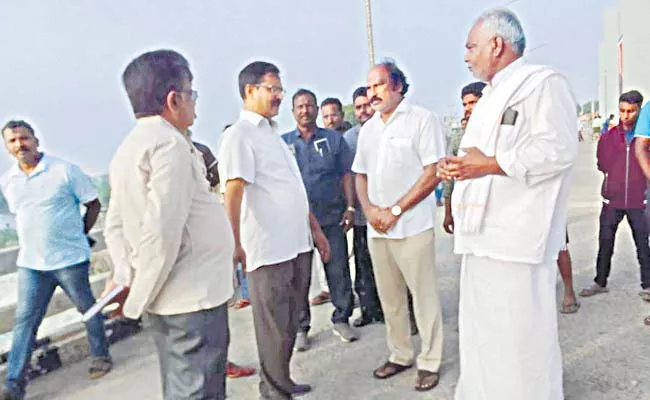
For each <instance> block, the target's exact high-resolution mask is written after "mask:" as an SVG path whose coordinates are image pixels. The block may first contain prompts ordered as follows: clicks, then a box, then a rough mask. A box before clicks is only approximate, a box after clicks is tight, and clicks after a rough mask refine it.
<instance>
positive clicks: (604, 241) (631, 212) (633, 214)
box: [594, 204, 650, 289]
mask: <svg viewBox="0 0 650 400" xmlns="http://www.w3.org/2000/svg"><path fill="white" fill-rule="evenodd" d="M623 217H627V222H628V224H629V225H630V228H632V237H633V238H634V244H635V245H636V257H637V259H638V260H639V265H640V266H641V287H642V288H643V289H647V288H650V245H649V244H648V233H649V230H650V229H649V228H648V220H647V219H646V216H645V210H644V209H642V208H638V209H629V208H628V209H622V208H613V207H610V206H609V205H607V204H603V209H602V211H601V212H600V233H599V235H598V244H599V247H598V259H597V261H596V278H595V279H594V282H596V283H597V284H598V285H600V286H602V287H605V286H607V278H609V273H610V271H611V267H612V254H613V253H614V241H615V239H616V231H617V230H618V225H619V224H620V222H621V221H622V220H623Z"/></svg>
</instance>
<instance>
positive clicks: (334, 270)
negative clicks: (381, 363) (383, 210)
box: [282, 89, 358, 350]
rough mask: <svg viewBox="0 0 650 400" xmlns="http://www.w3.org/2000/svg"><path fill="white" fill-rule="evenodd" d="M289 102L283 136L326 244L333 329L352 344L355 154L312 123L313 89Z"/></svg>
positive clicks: (305, 320) (301, 344)
mask: <svg viewBox="0 0 650 400" xmlns="http://www.w3.org/2000/svg"><path fill="white" fill-rule="evenodd" d="M292 104H293V108H292V110H293V115H294V117H295V119H296V123H297V125H298V126H297V129H296V130H294V131H291V132H288V133H285V134H284V135H282V138H283V139H284V141H285V142H286V143H287V144H288V145H289V148H290V149H291V152H292V153H293V154H294V155H295V156H296V161H297V162H298V167H299V168H300V174H301V175H302V180H303V182H304V184H305V188H306V190H307V197H308V198H309V203H310V207H311V211H312V213H313V214H314V216H315V217H316V219H317V220H318V222H319V223H320V225H321V227H322V229H323V233H325V236H326V237H327V240H328V241H329V243H330V248H331V251H330V254H331V258H330V261H329V262H328V263H326V264H325V276H326V278H327V284H328V286H329V288H330V295H331V298H332V303H333V304H334V313H333V314H332V323H333V324H334V333H335V334H336V335H338V336H339V337H340V338H341V340H342V341H344V342H352V341H355V340H357V339H358V336H357V334H356V333H355V332H354V331H353V330H352V329H351V328H350V325H349V318H350V316H351V315H352V310H353V308H354V298H353V295H352V279H351V278H350V265H349V263H348V241H347V238H346V232H347V231H348V230H350V229H351V228H352V226H353V225H354V214H355V212H356V210H355V208H354V193H353V186H352V173H351V171H350V168H351V166H352V160H353V158H354V155H353V153H352V151H351V150H350V148H349V147H348V145H347V143H346V142H345V139H343V135H341V134H340V133H338V132H336V131H332V130H329V129H323V128H319V127H318V126H316V117H317V116H318V103H317V102H316V95H314V93H312V92H311V91H309V90H306V89H300V90H298V91H297V92H296V94H294V95H293V100H292ZM307 310H309V308H308V307H307ZM308 314H309V313H307V315H302V316H301V324H300V325H301V330H300V332H299V333H298V336H297V338H296V349H298V350H306V349H307V347H308V340H307V331H308V330H309V319H310V316H309V315H308Z"/></svg>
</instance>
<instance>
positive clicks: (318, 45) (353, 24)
mask: <svg viewBox="0 0 650 400" xmlns="http://www.w3.org/2000/svg"><path fill="white" fill-rule="evenodd" d="M508 3H512V4H509V7H511V8H512V9H513V10H514V11H515V12H517V14H518V15H519V17H520V18H521V20H522V24H523V26H524V30H525V31H526V34H527V38H528V48H529V49H535V48H537V49H536V50H534V51H532V52H531V54H530V55H529V56H528V59H529V60H530V61H532V62H539V63H546V64H551V65H553V66H555V67H557V68H558V69H560V70H561V71H563V72H564V73H565V74H566V75H567V76H568V77H569V80H570V81H571V83H572V85H573V88H574V90H575V94H576V97H577V99H578V101H580V102H584V101H586V100H589V99H591V98H594V97H596V95H597V86H598V82H597V64H598V53H597V48H598V43H599V41H600V40H601V37H602V23H603V22H602V15H603V10H604V8H605V7H608V6H611V5H613V4H614V3H615V0H518V1H515V2H511V1H508V0H503V1H492V0H455V1H450V0H445V1H443V0H436V1H434V0H401V1H395V0H374V1H373V10H372V11H373V22H374V29H375V32H374V34H375V52H376V55H377V58H378V59H381V58H385V57H390V58H393V59H394V60H396V61H397V63H398V64H399V65H400V66H402V67H403V69H404V70H405V72H406V74H407V78H408V79H409V80H410V82H411V84H412V86H411V90H410V91H409V94H408V97H410V98H411V101H413V102H415V103H419V104H421V105H423V106H425V107H428V108H430V109H432V110H433V111H435V112H437V113H438V114H440V115H446V114H454V113H458V112H459V108H460V104H459V91H460V88H461V87H462V86H463V85H464V84H466V83H468V82H470V81H471V80H472V77H471V75H470V74H469V72H468V70H467V68H466V66H465V64H464V63H463V52H464V47H463V45H464V43H465V38H466V34H467V31H468V30H469V28H470V26H471V24H472V22H473V20H474V19H475V18H476V16H477V15H479V14H480V13H481V12H482V11H484V10H486V9H488V8H491V7H495V6H502V5H505V4H508ZM0 4H1V5H2V7H1V8H0V9H1V10H2V24H0V37H1V38H2V39H1V40H0V46H2V47H1V48H2V53H3V56H2V62H1V63H0V77H1V79H2V94H3V95H2V96H0V119H1V121H2V122H4V121H5V120H7V119H11V118H25V119H27V120H28V121H29V122H32V123H33V125H35V127H36V129H37V134H38V135H39V136H40V139H41V144H42V147H43V149H44V150H46V151H48V152H50V153H52V154H54V155H58V156H61V157H65V158H67V159H69V160H71V161H73V162H76V163H78V164H79V165H81V166H82V168H84V169H85V170H86V171H87V172H89V173H99V172H105V171H106V170H107V166H108V163H109V161H110V158H111V156H112V154H113V152H114V150H115V149H116V147H117V146H118V144H119V143H120V141H121V140H122V138H123V137H124V135H125V134H126V133H127V132H128V131H129V129H130V128H131V126H132V125H133V117H132V115H131V112H130V107H129V106H128V104H127V98H126V95H125V93H124V90H123V88H122V85H121V82H120V76H121V73H122V71H123V69H124V67H125V66H126V64H128V62H129V61H130V60H131V59H132V58H133V57H135V56H137V55H138V54H140V53H142V52H144V51H147V50H154V49H158V48H172V49H175V50H178V51H180V52H181V53H183V54H184V55H185V56H186V57H187V58H188V59H189V61H190V63H191V66H192V70H193V72H194V75H195V82H194V87H195V88H196V89H197V90H198V91H199V101H198V104H197V112H198V119H197V121H196V123H195V125H194V128H193V131H194V134H195V137H196V138H198V139H200V140H202V141H204V142H205V143H207V144H209V145H211V146H214V145H215V143H216V141H217V137H218V135H219V132H220V131H221V128H222V127H223V125H225V124H226V123H229V122H232V121H233V120H234V119H236V118H237V115H238V111H239V108H240V105H241V100H240V98H239V94H238V92H237V83H236V77H237V73H238V72H239V70H240V69H241V68H242V67H243V66H245V65H246V64H247V63H248V62H250V61H253V60H268V61H272V62H274V63H276V64H277V65H278V66H279V67H280V70H281V77H282V80H283V83H284V86H285V88H286V89H287V94H288V97H290V96H291V94H292V93H293V92H294V91H295V90H296V89H298V88H300V87H305V88H309V89H312V90H313V91H315V92H316V94H317V96H318V98H319V100H322V99H324V98H325V97H329V96H337V97H340V98H341V99H342V101H343V103H349V102H351V99H350V97H351V94H352V91H353V90H354V88H356V87H357V86H359V85H361V84H363V83H364V80H365V73H366V71H367V67H368V56H367V41H366V34H365V23H364V8H363V0H328V1H315V0H307V1H300V0H273V1H271V0H266V1H263V0H219V1H217V0H212V1H208V0H183V1H180V0H176V1H170V0H112V1H108V0H75V1H73V0H58V1H42V0H0ZM539 46H541V47H539ZM290 108H291V105H290V101H287V99H285V102H284V103H283V105H282V107H281V111H280V115H279V117H278V121H279V123H280V126H281V127H283V128H286V129H287V130H289V129H291V128H293V118H292V116H291V112H290ZM215 150H216V149H215ZM10 162H11V160H10V158H9V156H8V155H5V156H2V157H0V169H2V170H4V169H5V168H7V167H8V166H9V165H10Z"/></svg>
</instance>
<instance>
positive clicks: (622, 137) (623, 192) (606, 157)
mask: <svg viewBox="0 0 650 400" xmlns="http://www.w3.org/2000/svg"><path fill="white" fill-rule="evenodd" d="M642 103H643V96H642V95H641V93H639V92H638V91H636V90H633V91H630V92H627V93H623V94H622V95H621V97H620V98H619V113H620V123H619V125H618V126H615V127H613V128H611V129H610V130H609V131H608V132H607V133H606V134H604V135H602V136H601V138H600V141H599V142H598V169H599V170H600V171H602V172H603V174H604V175H605V177H604V181H603V188H602V196H603V208H602V211H601V214H600V234H599V239H598V240H599V249H598V259H597V261H596V278H595V279H594V284H592V285H591V286H589V287H588V288H586V289H584V290H583V291H582V292H581V293H580V295H581V296H585V297H586V296H593V295H595V294H600V293H606V292H607V291H608V289H607V278H608V277H609V272H610V269H611V259H612V253H613V252H614V238H615V236H616V230H617V228H618V224H619V223H620V222H621V220H622V219H623V217H627V221H628V223H629V224H630V228H632V235H633V237H634V243H635V245H636V252H637V259H638V260H639V264H640V266H641V289H642V290H641V292H640V293H639V294H640V295H641V296H642V297H644V299H646V298H650V246H649V245H648V233H649V228H648V221H647V220H646V218H645V215H644V211H645V210H644V209H645V190H646V178H645V176H644V174H643V170H642V169H641V166H640V165H639V161H638V160H637V156H636V153H635V151H634V142H635V140H638V139H635V138H634V127H635V125H636V122H637V118H638V116H639V111H640V109H641V104H642Z"/></svg>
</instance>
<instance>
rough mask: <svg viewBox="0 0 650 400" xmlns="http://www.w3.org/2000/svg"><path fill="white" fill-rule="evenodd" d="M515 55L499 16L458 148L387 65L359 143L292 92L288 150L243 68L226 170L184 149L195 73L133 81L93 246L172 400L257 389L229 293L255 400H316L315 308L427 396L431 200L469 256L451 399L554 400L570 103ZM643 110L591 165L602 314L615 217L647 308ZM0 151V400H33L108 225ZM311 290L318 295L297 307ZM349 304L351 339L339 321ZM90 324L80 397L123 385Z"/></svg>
mask: <svg viewBox="0 0 650 400" xmlns="http://www.w3.org/2000/svg"><path fill="white" fill-rule="evenodd" d="M525 49H526V37H525V35H524V31H523V29H522V27H521V24H520V22H519V20H518V19H517V17H516V16H515V15H514V14H513V13H512V12H511V11H509V10H505V9H498V10H491V11H488V12H486V13H484V14H482V15H481V16H480V17H479V18H478V19H477V20H476V21H475V23H474V25H473V26H472V28H471V30H470V32H469V34H468V37H467V41H466V54H465V62H466V64H467V65H468V67H469V69H470V70H471V72H472V73H473V75H474V76H475V78H477V79H478V82H474V83H471V84H469V85H468V86H466V87H464V88H463V89H462V91H461V93H460V95H461V96H460V97H461V100H462V104H463V109H464V115H463V119H462V122H461V123H462V130H461V131H460V132H459V133H458V134H456V135H452V136H451V137H450V138H449V140H447V139H446V137H445V133H444V129H443V126H442V124H441V121H440V119H439V118H438V117H437V116H436V114H434V113H433V112H431V111H429V110H427V109H426V108H423V107H421V106H418V105H416V104H413V103H412V102H411V101H409V100H408V99H407V97H408V92H409V81H408V79H407V77H406V75H405V74H404V72H403V71H402V70H401V69H400V68H399V67H398V65H397V64H396V63H395V62H392V61H386V62H381V63H379V64H377V65H375V66H373V67H372V68H370V70H369V71H368V74H367V78H366V82H365V84H364V85H362V86H360V87H359V88H358V89H356V90H355V91H354V93H353V94H352V105H353V112H354V116H355V120H356V122H357V125H355V126H351V125H350V124H349V123H347V122H345V120H344V112H343V106H342V103H341V101H340V100H338V99H334V98H328V99H325V100H324V101H323V102H322V103H320V105H319V103H318V100H317V96H316V94H315V93H314V92H313V91H311V90H309V89H306V88H303V89H299V90H297V91H296V92H295V93H294V94H293V95H292V97H291V100H290V101H291V110H292V113H293V116H294V118H295V123H296V127H295V129H294V130H291V131H289V132H286V133H282V132H279V131H278V126H277V123H276V122H275V121H274V119H273V118H274V117H275V116H277V114H278V112H279V108H280V105H281V103H282V102H283V100H284V96H285V90H284V87H283V85H282V79H281V72H280V70H279V68H278V67H277V66H275V65H273V64H271V63H268V62H264V61H255V62H252V63H250V64H248V65H247V66H246V67H244V68H243V69H242V70H241V71H240V73H239V75H238V86H239V94H240V97H241V101H242V110H241V112H240V115H239V118H238V119H237V120H236V121H235V122H233V123H232V125H229V126H227V127H226V128H225V129H224V131H223V133H222V134H221V137H220V141H219V145H218V150H217V152H216V157H215V155H214V154H213V153H212V152H211V151H210V149H209V148H208V147H207V146H205V145H203V144H201V143H197V142H194V141H193V140H192V134H191V131H190V127H191V125H192V124H193V122H194V119H195V117H196V115H195V103H196V101H197V99H198V92H197V91H196V90H195V89H194V88H193V84H192V83H193V75H192V72H191V68H190V65H189V63H188V62H187V60H186V59H185V58H184V57H183V56H182V55H181V54H179V53H177V52H175V51H170V50H158V51H152V52H147V53H144V54H142V55H140V56H138V57H137V58H135V59H134V60H133V61H131V63H129V65H128V66H127V67H126V69H125V71H124V72H123V75H122V78H123V84H124V87H125V89H126V93H127V95H128V98H129V101H130V104H131V106H132V111H133V114H134V115H135V118H136V122H135V126H134V127H133V129H132V130H131V131H130V132H129V133H128V134H127V135H126V137H125V138H124V140H123V142H122V143H121V145H120V146H119V148H118V149H117V151H116V152H115V154H114V156H113V159H112V161H111V164H110V171H109V179H110V187H111V201H110V204H109V207H108V211H107V214H106V223H105V228H104V236H105V240H106V246H107V248H108V251H109V253H110V256H111V259H112V261H113V265H114V270H113V274H112V277H111V279H110V281H109V283H108V285H107V288H106V291H105V293H108V292H109V291H110V290H111V289H113V288H114V287H117V286H118V285H121V286H124V287H127V288H128V292H127V295H126V296H125V301H124V302H123V304H121V305H120V309H119V312H120V313H121V314H123V316H125V317H126V318H130V319H136V320H137V319H140V318H141V317H142V316H143V315H145V314H146V315H147V317H148V320H149V324H150V328H151V329H150V330H151V333H152V336H153V339H154V342H155V346H156V350H157V353H158V357H159V362H160V375H161V380H162V387H163V390H162V393H163V397H164V398H165V399H168V400H172V399H174V400H176V399H224V398H225V396H226V377H227V376H231V377H238V376H246V375H251V374H253V373H254V370H252V369H244V368H242V367H239V366H237V365H236V364H234V363H232V362H230V361H229V360H228V348H229V346H230V344H231V336H230V330H229V324H228V304H229V303H230V302H231V299H232V298H233V295H234V285H233V282H238V284H239V286H240V288H241V298H240V299H239V301H238V302H236V303H235V307H236V308H244V307H247V306H250V307H251V309H252V318H253V323H254V329H255V340H256V345H257V354H258V358H259V376H260V383H259V394H260V397H261V398H263V399H292V398H294V397H295V396H298V395H301V394H304V393H307V392H310V391H311V390H312V387H311V386H310V385H309V384H306V383H298V382H296V381H295V380H294V379H293V378H292V375H291V368H290V365H291V359H292V355H293V353H294V351H307V350H308V349H309V347H310V338H309V330H310V325H311V314H310V303H311V305H318V304H323V303H324V302H327V301H331V302H332V305H333V312H332V315H331V323H332V329H333V332H334V334H335V335H337V336H338V337H340V339H341V341H342V342H345V343H351V342H355V341H357V340H363V338H362V336H361V335H360V331H359V329H360V328H362V327H364V326H366V325H369V324H374V323H385V327H386V337H387V344H388V351H389V354H388V357H387V358H386V360H385V361H384V362H383V363H382V364H381V365H379V366H377V367H376V368H374V370H373V371H372V373H371V374H372V376H374V378H376V379H380V380H384V379H389V378H391V377H393V376H395V375H397V374H400V373H403V372H404V371H407V370H409V369H410V368H412V367H413V366H415V367H416V369H417V372H416V373H415V376H414V378H415V379H414V389H415V390H417V391H428V390H431V389H433V388H435V387H436V386H437V385H438V383H439V379H440V373H441V370H440V368H441V363H442V360H443V352H442V349H443V318H442V307H441V304H440V299H439V294H438V289H437V271H436V253H437V251H436V247H435V236H434V224H435V221H434V215H435V212H434V211H435V209H436V207H437V205H438V204H437V203H440V200H438V201H436V198H435V197H436V196H435V195H434V194H433V193H434V191H435V190H436V188H439V187H441V186H440V184H441V183H442V184H443V186H442V187H441V190H440V196H441V198H444V220H443V221H442V227H443V229H444V231H446V232H447V233H448V234H452V235H453V236H454V251H455V252H456V253H457V254H459V255H461V256H462V262H461V270H460V308H459V349H460V377H459V381H458V384H457V386H456V393H455V399H456V400H480V399H485V400H492V399H512V400H519V399H524V398H525V399H532V400H559V399H563V398H564V394H563V377H562V358H561V353H560V344H559V337H558V326H557V311H558V309H559V311H560V312H561V313H567V314H569V313H575V312H577V311H578V310H579V307H580V303H579V302H578V301H577V298H576V295H575V292H574V288H573V282H572V272H571V258H570V254H569V252H568V248H567V244H568V241H569V237H568V234H567V214H568V196H569V192H570V188H571V182H572V175H573V172H572V169H573V164H574V163H575V160H576V156H577V152H578V135H577V134H576V130H575V122H576V115H575V104H576V102H575V99H574V96H573V94H572V90H571V88H570V85H569V83H568V81H567V79H566V78H565V77H564V76H563V75H562V74H560V73H559V72H558V71H556V70H555V69H553V68H550V67H547V66H540V65H532V64H528V63H526V62H525V61H524V60H523V59H522V56H523V54H524V51H525ZM642 103H643V96H642V95H641V94H640V93H639V92H637V91H631V92H628V93H624V94H623V95H621V98H620V104H619V109H620V110H619V112H620V123H619V124H618V126H616V127H613V128H611V129H609V130H608V132H606V133H604V134H603V135H602V138H601V139H600V141H599V144H598V169H599V170H601V171H602V172H603V173H604V177H605V179H604V184H603V192H602V194H603V198H604V200H603V208H602V213H601V217H600V234H599V246H600V247H599V252H598V262H597V267H596V270H597V274H596V278H595V279H594V284H593V285H591V286H589V287H587V288H585V289H584V290H582V291H581V292H580V296H583V297H588V296H593V295H598V294H603V293H606V292H607V279H608V277H609V273H610V270H611V266H610V264H611V257H612V252H613V247H614V237H615V234H616V229H617V226H618V224H619V223H620V221H621V220H622V219H623V217H625V216H626V217H627V219H628V222H629V223H630V226H631V228H632V231H633V234H634V240H635V244H636V246H637V254H638V259H639V263H640V265H641V288H642V290H641V292H640V295H641V296H642V297H643V299H644V300H647V301H650V247H649V245H648V235H649V233H650V232H649V229H648V219H647V218H645V215H644V210H645V193H644V190H643V189H644V188H645V184H646V179H648V178H650V156H649V154H648V151H647V149H648V148H649V147H650V106H646V107H645V108H643V110H641V105H642ZM319 111H320V113H321V116H322V120H323V122H324V125H325V126H324V127H319V126H318V124H317V117H318V114H319ZM2 136H3V139H4V142H5V145H6V147H7V150H8V151H9V153H10V154H11V155H12V156H14V157H15V158H16V161H17V162H16V165H15V167H13V168H12V169H11V170H10V171H8V172H7V173H6V174H5V175H4V176H3V177H2V180H1V181H0V185H1V187H2V191H3V193H4V195H5V197H6V198H7V202H8V204H9V207H10V210H11V211H12V212H13V213H14V214H16V217H17V226H18V234H19V238H20V244H21V248H20V254H19V257H18V261H17V265H18V267H19V268H18V271H19V273H18V287H19V291H18V293H19V300H18V308H17V311H16V314H17V315H16V322H15V326H14V331H13V337H14V341H13V344H12V349H11V352H10V357H9V362H8V363H9V364H8V365H9V368H8V373H7V381H6V385H5V389H4V391H3V392H2V395H1V396H0V399H2V400H16V399H22V398H24V396H25V387H26V378H25V376H26V375H25V374H26V369H27V367H28V365H29V360H30V358H31V351H32V345H33V342H34V340H35V336H36V332H37V330H38V326H39V325H40V323H41V321H42V319H43V317H44V315H45V312H46V309H47V304H48V303H49V301H50V299H51V297H52V293H53V291H54V289H55V288H56V287H57V286H61V287H62V288H63V289H64V290H65V292H66V293H67V294H68V296H69V297H70V298H71V299H72V301H73V302H74V303H75V305H76V307H77V308H78V310H79V311H80V312H85V311H87V310H88V309H89V308H90V307H91V306H92V305H93V304H94V302H95V299H94V297H93V295H92V292H91V290H90V285H89V279H88V273H89V272H88V270H89V268H88V264H89V261H88V260H89V258H90V244H89V240H88V237H87V235H88V233H89V231H90V229H91V228H92V226H93V224H94V223H95V221H96V219H97V215H98V213H99V210H100V204H99V201H98V200H97V193H96V191H95V189H94V187H93V185H92V182H91V180H90V178H89V177H88V176H87V175H85V174H84V173H83V172H81V170H80V169H79V168H78V167H77V166H75V165H73V164H71V163H69V162H66V161H64V160H61V159H58V158H55V157H53V156H51V155H49V154H45V153H43V152H42V151H40V150H39V149H38V144H39V143H38V139H37V135H36V132H35V131H34V129H33V128H32V127H31V125H29V123H27V122H25V121H10V122H9V123H7V124H6V125H5V126H4V127H3V128H2ZM218 187H219V188H220V191H221V193H220V194H221V195H222V202H220V201H218V197H219V196H218V195H217V194H215V193H214V192H215V188H218ZM442 188H444V189H442ZM222 203H223V204H222ZM80 205H84V206H85V208H86V210H87V211H86V212H85V214H84V217H83V219H81V218H78V215H79V212H78V209H79V206H80ZM530 210H535V212H530ZM513 215H517V218H513ZM350 230H352V231H353V233H352V235H353V249H352V252H353V254H354V266H355V278H354V282H353V281H352V279H351V271H350V264H349V261H348V260H349V258H348V254H349V250H350V249H348V241H347V234H348V232H349V231H350ZM558 269H559V272H560V275H561V277H562V280H563V283H564V297H563V301H562V303H561V305H560V306H559V307H558V306H557V305H556V300H555V298H556V277H557V270H558ZM312 270H313V274H312ZM312 275H313V280H314V282H313V284H314V285H317V288H318V289H319V290H318V292H319V294H318V295H317V296H316V297H315V298H312V299H311V300H310V299H309V289H310V284H312ZM235 276H236V279H234V278H235ZM355 293H356V295H357V297H358V302H359V305H360V309H361V315H360V317H359V318H358V319H356V320H354V321H350V318H351V316H352V313H353V309H354V307H355ZM103 321H104V317H103V316H102V315H101V314H98V315H96V316H95V317H93V318H91V319H90V320H89V321H88V322H87V323H86V328H87V333H88V340H89V343H90V349H91V355H92V361H91V365H90V369H89V376H90V378H99V377H101V376H103V375H105V374H106V373H108V372H109V371H110V370H111V368H112V367H113V363H112V359H111V357H110V355H109V352H108V345H107V340H106V334H105V333H104V329H103ZM646 322H647V323H648V324H650V317H649V318H648V319H647V321H646ZM416 333H418V334H419V336H420V343H421V345H420V349H419V352H417V353H416V349H415V347H414V344H413V341H412V335H413V334H416ZM234 345H237V342H236V341H235V342H234ZM359 367H361V368H363V367H364V366H359Z"/></svg>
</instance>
